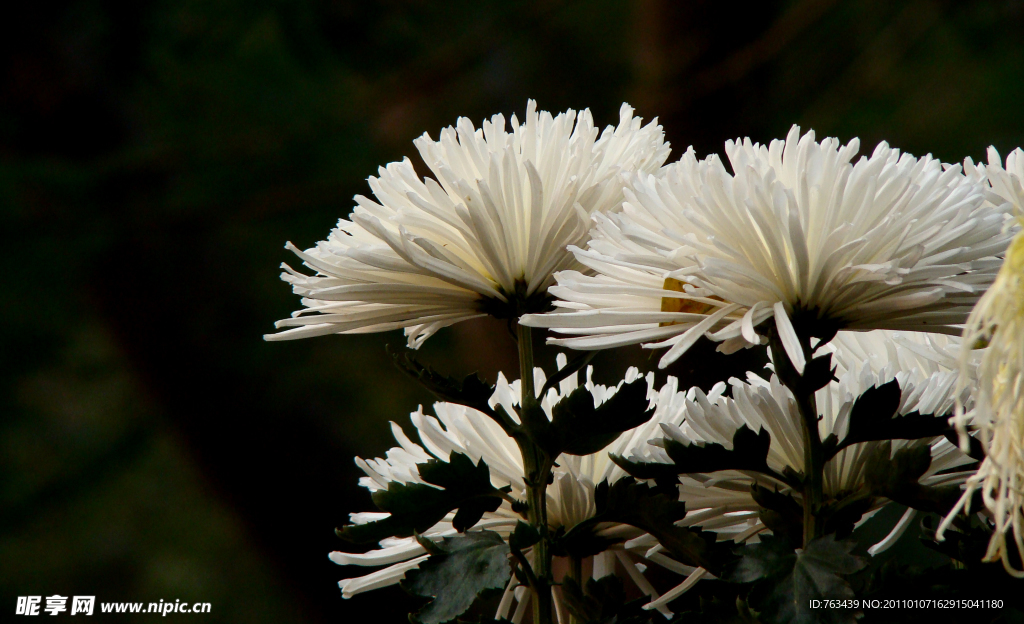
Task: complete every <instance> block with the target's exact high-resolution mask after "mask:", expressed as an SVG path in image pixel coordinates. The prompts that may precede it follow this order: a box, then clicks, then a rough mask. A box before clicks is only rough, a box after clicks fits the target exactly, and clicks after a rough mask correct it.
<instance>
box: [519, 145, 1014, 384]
mask: <svg viewBox="0 0 1024 624" xmlns="http://www.w3.org/2000/svg"><path fill="white" fill-rule="evenodd" d="M725 149H726V153H727V154H728V157H729V162H730V164H731V167H732V171H733V172H732V173H730V172H729V171H727V170H726V167H725V165H724V164H723V163H722V161H721V160H720V159H719V157H718V156H717V155H711V156H709V157H708V158H706V159H704V160H697V158H696V156H695V155H694V153H693V151H692V149H691V150H689V151H688V152H687V153H686V154H684V156H683V157H682V159H680V161H679V162H676V163H673V164H671V165H668V166H666V167H665V168H664V169H663V172H662V174H661V175H659V176H652V175H639V176H637V179H636V180H635V184H634V187H633V188H632V190H627V192H626V202H625V203H624V204H623V209H622V211H621V212H619V213H616V214H608V215H595V217H594V219H595V221H596V227H595V229H594V231H593V233H592V239H591V241H590V243H589V246H588V249H586V250H582V249H573V252H574V253H575V254H576V257H577V259H578V260H579V261H580V262H581V263H582V264H584V265H586V266H587V267H589V268H590V269H592V270H593V272H594V273H595V274H594V275H587V274H584V273H583V272H580V271H573V270H569V271H564V272H561V273H560V274H558V275H557V276H556V278H557V280H558V285H557V286H554V287H552V288H551V289H550V292H551V294H553V295H555V296H556V297H558V298H559V299H560V301H556V302H555V305H556V306H558V307H560V308H562V309H564V310H565V311H561V312H553V313H549V314H541V315H538V314H531V315H529V316H527V317H525V318H524V319H522V322H523V323H524V324H526V325H532V326H535V327H548V328H552V329H554V330H555V332H557V333H562V334H569V335H570V336H571V337H569V338H560V339H552V340H550V342H552V343H554V344H560V345H565V346H568V347H571V348H575V349H603V348H608V347H614V346H620V345H624V344H630V343H639V342H644V343H646V344H645V346H647V347H649V348H658V347H671V348H670V349H669V350H668V352H667V353H666V354H665V355H664V357H663V358H662V359H661V366H663V367H664V366H666V365H668V364H669V363H671V362H672V361H674V360H675V359H677V358H678V357H679V356H680V355H682V353H683V352H685V351H686V350H687V349H688V348H689V347H690V346H692V345H693V343H694V342H696V341H697V339H698V338H700V337H701V336H704V335H707V336H709V337H710V338H712V339H713V340H718V341H725V344H723V345H722V347H721V348H722V349H723V350H726V351H729V350H735V349H737V348H740V347H742V346H744V345H748V344H750V343H757V342H760V338H759V336H758V335H757V334H756V333H755V330H754V327H755V326H756V325H757V324H758V323H760V322H762V321H765V320H767V319H769V318H771V317H772V316H774V317H775V321H776V323H777V324H778V326H779V332H780V335H781V336H782V337H783V338H784V344H785V346H786V350H787V353H789V354H790V357H791V358H792V359H793V361H794V364H795V365H796V368H797V369H798V370H799V371H801V372H802V370H803V365H804V356H803V353H802V351H800V349H799V348H797V347H798V345H796V344H795V340H785V338H786V336H795V334H794V332H793V329H792V325H791V317H794V316H796V317H799V321H798V325H801V326H804V327H805V329H806V325H807V324H812V325H813V324H816V325H817V326H818V328H817V329H819V330H820V331H821V333H822V334H824V333H827V331H828V330H829V329H830V328H831V329H836V328H839V329H843V328H845V329H856V330H870V329H893V330H914V331H926V332H940V333H949V334H959V332H960V329H959V327H958V325H960V324H962V323H963V322H964V321H965V320H966V318H967V315H968V313H969V312H970V309H971V306H972V305H973V304H974V303H975V302H976V301H977V299H978V297H979V296H980V294H981V293H982V292H984V290H985V288H987V287H988V285H989V284H991V283H992V280H993V279H994V277H995V274H996V271H998V268H999V266H1000V264H1001V260H1000V259H999V258H998V257H996V256H998V255H1000V254H1002V253H1003V251H1004V250H1005V248H1006V245H1007V244H1008V242H1009V235H1008V234H1007V233H1006V232H1004V231H1003V226H1004V223H1005V221H1006V219H1007V211H1008V206H1007V205H1005V204H999V205H995V204H993V203H992V201H988V200H991V199H995V196H993V195H991V194H990V193H987V191H986V188H985V186H984V185H983V184H982V182H981V181H979V180H978V178H977V176H967V175H964V174H963V173H962V172H961V168H960V167H959V166H958V165H943V164H942V163H940V162H939V161H938V160H936V159H934V158H932V157H931V156H924V157H922V158H914V157H913V156H911V155H909V154H901V153H900V152H899V150H896V149H893V148H890V147H889V146H888V145H887V144H885V143H881V144H879V145H878V147H877V148H876V149H875V151H874V153H873V154H872V155H871V156H870V157H865V158H861V159H860V160H858V161H857V162H856V163H854V162H852V160H853V157H854V156H855V155H856V153H857V151H858V149H859V142H858V140H857V139H854V140H852V141H850V143H848V144H847V145H845V146H840V145H839V142H838V141H837V140H836V139H825V140H824V141H822V142H820V143H819V142H817V141H815V140H814V133H813V132H808V133H807V134H805V135H803V136H802V137H801V136H800V133H799V128H798V127H796V126H794V127H793V129H792V130H791V131H790V133H789V136H788V137H787V139H786V140H785V141H772V142H771V144H770V145H767V146H764V145H759V144H754V143H751V141H750V139H745V140H743V141H741V142H732V141H729V142H727V143H726V145H725ZM987 199H988V200H987Z"/></svg>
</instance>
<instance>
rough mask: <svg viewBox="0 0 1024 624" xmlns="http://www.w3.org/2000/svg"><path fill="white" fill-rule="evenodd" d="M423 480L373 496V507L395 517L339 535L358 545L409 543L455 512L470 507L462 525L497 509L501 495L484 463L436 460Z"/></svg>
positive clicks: (455, 456)
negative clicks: (396, 539)
mask: <svg viewBox="0 0 1024 624" xmlns="http://www.w3.org/2000/svg"><path fill="white" fill-rule="evenodd" d="M419 471H420V477H421V478H422V479H423V480H424V481H426V482H427V483H430V484H433V485H437V486H440V487H441V488H443V489H438V488H436V487H431V486H430V485H424V484H422V483H408V484H405V483H397V482H396V483H391V484H390V485H389V486H388V489H386V490H378V491H377V492H374V493H373V502H374V503H375V504H376V505H377V507H379V508H380V510H381V511H386V512H388V513H390V514H391V516H389V517H387V518H384V519H383V520H378V521H376V522H369V523H367V524H353V525H349V526H346V527H344V528H343V529H340V530H339V531H338V535H339V537H341V538H342V539H344V540H348V541H350V542H355V543H358V544H368V543H373V542H379V541H380V540H382V539H384V538H386V537H410V536H412V535H413V534H414V533H422V532H423V531H426V530H427V529H429V528H430V527H432V526H434V525H435V524H437V523H438V522H440V521H441V520H442V519H443V518H444V517H445V515H446V514H448V512H450V511H452V510H453V509H459V510H460V512H461V510H462V509H461V508H463V507H468V508H469V509H470V511H469V512H467V513H465V514H463V515H462V517H461V518H460V520H459V523H460V524H463V525H466V526H464V527H463V528H468V527H469V526H470V525H468V524H467V523H468V522H469V521H470V520H473V523H474V524H475V522H476V520H479V518H480V516H479V515H477V512H480V513H483V512H482V511H481V510H484V509H488V508H489V509H491V510H493V509H497V507H498V505H500V504H501V499H500V496H501V492H500V491H499V490H497V489H495V488H494V486H492V485H491V476H490V470H489V469H488V468H487V464H485V463H484V462H483V460H480V462H479V463H478V464H476V465H474V464H473V461H472V460H471V459H470V458H469V457H466V456H465V455H462V454H460V453H452V454H451V458H450V461H448V462H443V461H440V460H436V459H434V460H431V461H429V462H426V463H424V464H420V465H419Z"/></svg>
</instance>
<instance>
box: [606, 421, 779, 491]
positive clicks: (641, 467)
mask: <svg viewBox="0 0 1024 624" xmlns="http://www.w3.org/2000/svg"><path fill="white" fill-rule="evenodd" d="M662 444H663V446H664V448H665V452H666V453H667V454H668V456H669V458H670V459H671V460H672V463H671V464H662V463H658V462H633V461H630V460H628V459H624V458H622V457H617V456H613V457H612V461H614V462H615V463H616V464H618V465H619V466H620V467H621V468H622V469H623V470H625V471H626V472H628V473H629V474H631V475H633V476H634V477H636V478H637V479H645V480H646V479H654V480H656V481H658V483H674V482H676V480H677V476H678V475H681V474H693V473H710V472H717V471H720V470H750V471H753V472H760V473H762V474H767V475H771V476H772V477H773V478H776V479H779V480H780V481H783V482H789V481H790V477H788V476H787V475H783V474H779V473H777V472H775V471H774V470H772V469H771V468H770V467H769V466H768V450H769V448H770V447H771V444H772V438H771V434H769V433H768V431H767V430H766V429H761V430H759V431H758V433H754V432H753V431H752V430H751V429H750V427H748V426H746V425H743V426H742V427H740V428H739V429H737V430H736V432H735V433H734V434H733V436H732V448H731V449H727V448H725V446H724V445H722V444H718V443H706V444H703V445H700V444H689V445H687V444H683V443H682V442H678V441H676V440H673V439H671V438H663V440H662Z"/></svg>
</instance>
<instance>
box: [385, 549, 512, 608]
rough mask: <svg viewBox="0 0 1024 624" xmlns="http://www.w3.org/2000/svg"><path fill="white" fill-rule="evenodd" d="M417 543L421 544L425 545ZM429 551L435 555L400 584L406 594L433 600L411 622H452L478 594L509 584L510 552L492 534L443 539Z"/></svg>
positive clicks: (407, 574)
mask: <svg viewBox="0 0 1024 624" xmlns="http://www.w3.org/2000/svg"><path fill="white" fill-rule="evenodd" d="M417 539H418V540H419V541H420V543H421V544H423V543H424V542H425V541H427V540H425V539H424V538H422V537H418V536H417ZM424 545H425V544H424ZM425 546H426V545H425ZM432 547H433V549H434V550H435V552H434V553H432V554H431V555H430V557H429V558H428V559H427V560H426V561H424V562H423V563H421V564H420V566H419V568H418V569H416V570H410V571H409V572H407V573H406V575H405V580H404V581H402V588H403V589H405V590H406V591H408V592H409V593H411V594H415V595H417V596H424V597H432V598H433V600H431V601H430V602H429V603H427V605H426V606H425V607H423V609H421V610H420V611H419V612H417V613H415V614H413V615H412V616H410V620H412V621H414V622H419V623H421V624H440V623H441V622H449V621H451V620H454V619H455V618H456V617H457V616H459V615H462V614H463V613H465V612H466V610H468V609H469V607H471V606H472V605H473V601H474V600H475V599H476V597H477V595H479V594H480V592H482V591H485V590H488V589H502V588H504V587H505V585H506V584H508V580H509V578H510V576H511V573H512V568H511V565H510V564H509V559H508V556H509V548H508V545H507V544H505V540H503V539H502V537H501V536H500V535H498V534H497V533H495V532H493V531H471V532H469V533H466V534H465V535H458V536H455V537H446V538H444V540H443V541H442V542H439V543H434V544H433V545H432Z"/></svg>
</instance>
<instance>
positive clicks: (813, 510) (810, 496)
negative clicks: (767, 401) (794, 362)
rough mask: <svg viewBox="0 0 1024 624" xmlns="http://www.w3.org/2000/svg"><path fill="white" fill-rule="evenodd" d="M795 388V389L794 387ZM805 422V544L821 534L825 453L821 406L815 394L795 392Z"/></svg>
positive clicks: (802, 419) (805, 545)
mask: <svg viewBox="0 0 1024 624" xmlns="http://www.w3.org/2000/svg"><path fill="white" fill-rule="evenodd" d="M791 390H792V389H791ZM793 394H794V395H795V396H796V403H797V408H798V409H799V410H800V416H801V421H802V422H803V425H804V540H803V545H804V547H805V548H806V547H807V544H808V543H809V542H810V541H811V540H812V539H814V538H816V537H820V535H821V532H822V528H823V526H822V525H821V523H820V522H818V516H817V514H818V512H819V511H820V510H821V502H822V496H823V494H822V492H823V489H824V470H825V453H824V449H823V448H822V444H821V436H820V435H819V432H818V409H817V404H816V402H815V400H814V393H813V392H812V393H809V394H801V393H797V392H794V393H793Z"/></svg>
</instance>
